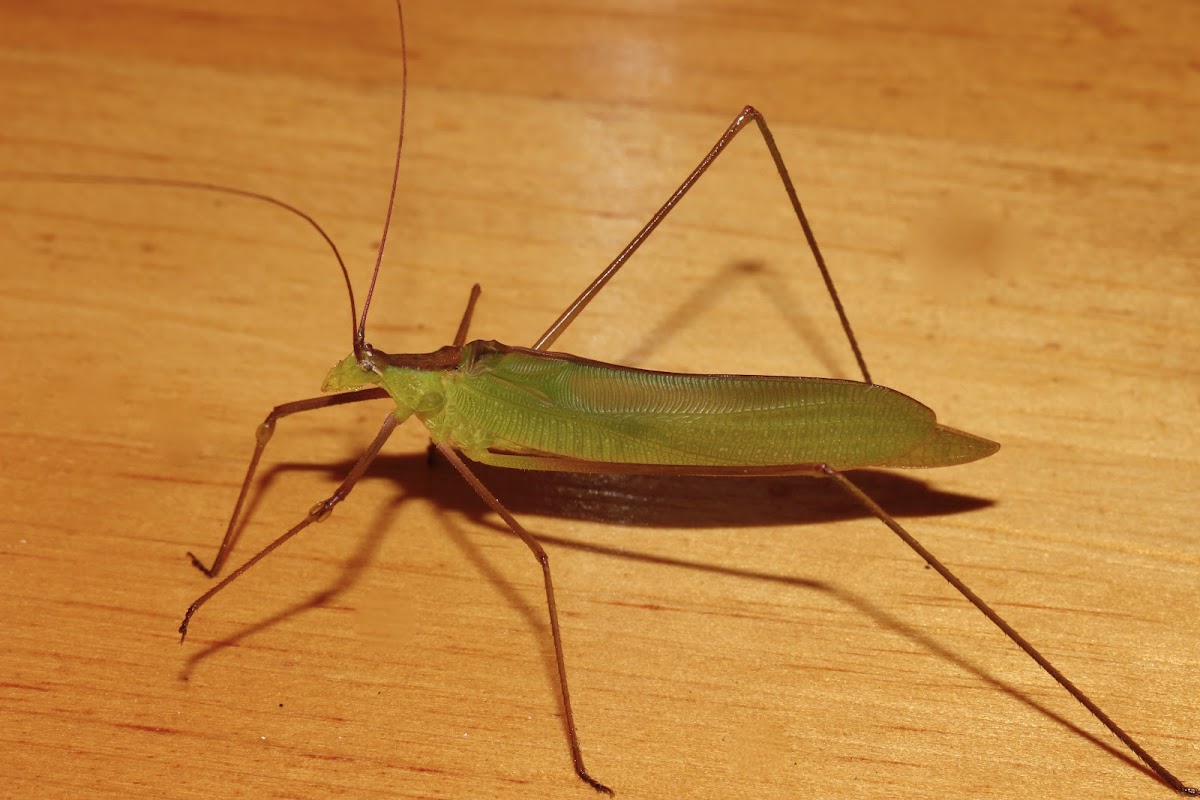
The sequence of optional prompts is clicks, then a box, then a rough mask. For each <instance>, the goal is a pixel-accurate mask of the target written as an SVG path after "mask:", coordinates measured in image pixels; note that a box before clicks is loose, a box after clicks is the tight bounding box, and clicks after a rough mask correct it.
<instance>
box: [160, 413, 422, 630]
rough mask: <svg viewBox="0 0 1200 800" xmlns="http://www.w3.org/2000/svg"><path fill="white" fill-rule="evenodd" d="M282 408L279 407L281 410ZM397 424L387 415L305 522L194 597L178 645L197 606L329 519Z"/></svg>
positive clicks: (243, 492) (257, 452) (258, 450)
mask: <svg viewBox="0 0 1200 800" xmlns="http://www.w3.org/2000/svg"><path fill="white" fill-rule="evenodd" d="M348 396H350V395H335V397H348ZM318 399H320V398H318ZM300 402H304V401H300ZM288 405H295V404H288ZM282 407H283V406H281V408H282ZM300 410H304V409H300ZM267 419H268V420H271V417H268V418H267ZM264 424H265V423H264ZM399 424H400V420H398V419H396V415H395V414H388V415H387V418H386V419H385V420H384V421H383V426H382V427H380V429H379V433H377V434H376V435H375V439H374V440H373V441H372V442H371V444H370V446H369V447H367V450H366V452H365V453H363V454H362V456H361V457H360V458H359V459H358V461H356V462H355V463H354V466H353V467H352V468H351V469H350V474H349V475H347V476H346V478H345V480H343V481H342V483H341V485H340V486H338V488H337V489H336V490H335V491H334V493H333V494H331V495H330V496H329V497H327V498H325V499H324V500H322V501H321V502H319V503H317V504H316V505H314V506H313V507H312V508H311V509H309V512H308V515H307V516H305V517H304V519H302V520H300V522H299V523H297V524H296V525H295V526H293V527H292V528H291V529H290V530H289V531H288V532H287V533H285V534H283V535H282V536H280V537H279V538H278V539H276V540H275V541H273V542H271V543H270V544H269V545H267V546H266V547H264V548H263V549H262V550H259V551H258V552H257V553H255V554H254V556H253V557H252V558H251V559H250V560H249V561H247V562H246V563H245V564H242V565H241V566H240V567H238V568H237V569H235V570H234V571H233V572H231V573H229V574H228V575H226V576H225V578H224V580H222V581H221V582H220V583H218V584H217V585H216V586H214V587H212V588H211V589H209V590H208V591H207V592H205V593H204V594H202V595H200V597H198V598H196V601H195V602H194V603H192V604H191V605H190V606H188V610H187V613H185V614H184V615H183V622H181V623H180V624H179V643H180V644H183V640H184V639H185V638H187V632H188V623H190V622H191V620H192V617H193V616H194V615H195V613H196V612H197V611H199V610H200V606H202V605H204V604H205V603H207V602H208V601H209V600H211V599H212V598H213V596H214V595H215V594H217V592H219V591H221V590H222V589H224V588H225V587H226V586H228V585H229V584H231V583H233V582H234V581H235V580H237V579H238V578H239V577H240V576H241V575H242V573H244V572H245V571H246V570H248V569H250V568H251V567H253V566H254V565H255V564H257V563H258V562H259V561H262V560H263V559H264V558H265V557H266V556H267V555H269V554H270V553H272V552H273V551H274V550H275V549H276V548H278V547H279V546H280V545H282V544H283V543H284V542H286V541H287V540H288V539H291V538H292V537H293V536H295V535H296V534H297V533H299V532H300V531H302V530H304V529H305V528H307V527H308V526H309V525H311V524H313V523H314V522H324V521H325V520H326V519H327V518H328V517H329V515H330V514H331V513H333V507H334V506H336V505H337V504H338V503H340V502H342V501H343V500H345V499H346V496H347V495H349V494H350V490H352V489H353V488H354V485H355V484H356V483H358V481H359V479H360V478H362V476H363V473H365V472H366V471H367V468H368V467H370V466H371V462H372V461H374V460H375V456H377V455H379V450H380V448H382V447H383V443H384V442H386V441H387V440H388V437H389V436H391V435H392V431H394V430H396V426H398V425H399ZM259 430H260V431H261V430H262V429H261V428H260V429H259ZM269 437H270V434H269V433H268V434H267V438H269ZM262 444H265V439H261V438H260V446H259V448H258V449H257V450H256V451H255V457H256V459H255V460H257V456H258V454H259V453H261V452H262V447H261V445H262ZM253 468H254V462H251V470H250V471H251V473H253V471H254V469H253ZM247 482H249V477H247ZM242 494H243V495H244V494H245V487H244V486H243V491H242ZM238 502H239V504H240V503H241V501H240V500H239V501H238ZM234 513H235V518H236V511H235V512H234ZM193 558H194V556H193Z"/></svg>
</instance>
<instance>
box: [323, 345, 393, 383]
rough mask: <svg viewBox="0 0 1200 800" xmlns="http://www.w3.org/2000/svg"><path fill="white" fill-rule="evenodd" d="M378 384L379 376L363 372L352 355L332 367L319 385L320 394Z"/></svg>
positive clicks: (375, 373)
mask: <svg viewBox="0 0 1200 800" xmlns="http://www.w3.org/2000/svg"><path fill="white" fill-rule="evenodd" d="M377 383H379V374H378V373H377V372H372V371H368V370H364V369H363V368H362V366H361V365H360V364H359V363H358V358H357V356H355V355H354V353H351V354H350V355H348V356H346V357H345V358H343V359H342V360H341V361H339V362H338V363H336V364H334V365H333V368H332V369H330V370H329V372H328V374H326V375H325V382H324V383H322V384H321V391H322V392H344V391H347V390H349V389H361V388H363V387H364V386H369V385H371V384H377Z"/></svg>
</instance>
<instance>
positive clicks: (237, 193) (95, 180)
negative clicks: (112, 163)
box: [0, 172, 358, 336]
mask: <svg viewBox="0 0 1200 800" xmlns="http://www.w3.org/2000/svg"><path fill="white" fill-rule="evenodd" d="M0 178H4V179H6V180H18V181H20V180H28V181H41V182H44V183H68V184H71V183H74V184H92V185H99V186H158V187H162V188H164V189H199V190H200V191H204V192H214V193H216V194H228V195H233V196H234V197H245V198H248V199H250V200H261V201H263V202H265V203H270V204H271V205H273V206H275V207H277V208H282V209H283V210H284V211H286V212H288V213H289V214H294V215H295V216H297V217H299V218H300V219H302V220H304V221H305V222H307V223H308V224H309V227H311V228H312V229H313V230H314V231H316V232H317V233H318V234H320V236H321V238H322V239H324V240H325V244H327V245H329V250H330V251H331V252H332V253H333V257H334V258H336V259H337V262H338V267H340V268H341V270H342V280H343V281H345V283H346V296H347V297H349V298H350V333H351V335H352V336H357V335H358V331H357V329H356V328H355V325H356V323H357V320H358V311H357V310H356V308H355V305H354V286H353V284H351V282H350V270H348V269H347V268H346V262H345V260H344V259H343V258H342V253H341V251H340V250H338V246H337V245H336V244H334V242H333V239H332V237H330V235H329V234H328V233H326V231H325V229H324V228H322V227H321V225H320V223H318V222H317V221H316V219H314V218H313V217H312V216H311V215H310V214H308V213H307V212H305V211H301V210H300V209H299V208H297V207H296V206H294V205H292V204H291V203H287V202H284V201H283V200H280V199H278V198H276V197H272V196H271V195H269V194H263V193H262V192H255V191H251V190H250V189H238V188H237V187H235V186H222V185H221V184H219V183H208V182H207V181H189V180H182V179H178V178H139V177H129V176H127V175H70V174H67V173H62V172H4V173H0Z"/></svg>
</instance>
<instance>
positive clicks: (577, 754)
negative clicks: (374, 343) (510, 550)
mask: <svg viewBox="0 0 1200 800" xmlns="http://www.w3.org/2000/svg"><path fill="white" fill-rule="evenodd" d="M435 446H436V447H437V449H438V450H439V451H440V452H441V454H442V455H443V456H445V457H446V460H447V461H449V462H450V463H451V464H452V465H454V468H455V469H457V470H458V471H459V474H461V475H462V476H463V478H465V479H466V481H467V483H468V484H470V485H471V488H472V489H474V490H475V493H476V494H478V495H479V497H480V498H481V499H482V500H483V502H485V503H487V504H488V505H489V506H490V507H491V509H492V510H493V511H495V512H496V513H497V514H499V515H500V518H501V519H503V520H504V522H505V523H506V524H507V525H508V527H509V528H511V529H512V532H513V533H515V534H516V535H517V536H519V537H521V541H522V542H524V543H525V546H526V547H528V548H529V550H530V552H532V553H533V556H534V558H536V559H537V560H538V563H539V564H540V565H541V567H542V581H543V583H545V585H546V606H547V608H548V609H549V610H550V635H551V637H552V638H553V639H554V658H555V660H556V661H557V663H558V688H559V691H560V692H561V694H562V703H563V715H564V717H565V719H566V722H567V741H568V743H569V744H570V746H571V761H572V762H574V764H575V774H576V775H578V776H579V777H580V778H581V779H582V780H583V782H584V783H586V784H587V785H588V786H591V787H592V788H593V789H595V790H596V791H598V792H603V793H604V794H608V795H611V794H612V793H613V792H612V789H610V788H608V787H607V786H605V785H604V784H603V783H600V781H598V780H596V779H595V778H593V777H592V776H591V775H589V774H588V771H587V768H585V767H584V766H583V753H582V751H581V750H580V748H579V734H578V733H576V731H575V715H574V713H572V711H571V692H570V690H568V689H567V665H566V662H565V661H564V660H563V649H562V634H561V632H560V631H559V628H558V606H557V605H556V604H555V602H554V583H553V582H552V581H551V580H550V558H549V557H548V556H547V555H546V551H545V549H543V548H542V546H541V545H540V544H538V540H537V539H535V538H533V535H532V534H530V533H529V531H527V530H525V529H524V528H523V527H521V524H520V523H519V522H517V520H516V519H515V518H514V517H513V515H512V514H511V513H509V511H508V509H507V508H505V507H504V505H503V504H502V503H501V502H500V501H499V500H498V499H497V498H496V496H495V495H494V494H492V493H491V492H490V491H488V488H487V487H486V486H484V485H483V483H482V482H481V481H480V480H479V478H477V477H476V476H475V473H474V472H472V471H471V468H470V467H468V466H467V464H466V462H464V461H463V460H462V458H461V457H460V456H459V455H458V453H456V452H455V451H454V450H452V449H451V448H449V447H446V446H445V445H443V444H438V443H436V442H435Z"/></svg>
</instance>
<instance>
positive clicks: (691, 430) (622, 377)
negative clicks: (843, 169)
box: [427, 342, 995, 469]
mask: <svg viewBox="0 0 1200 800" xmlns="http://www.w3.org/2000/svg"><path fill="white" fill-rule="evenodd" d="M465 349H466V351H467V357H466V359H465V360H464V364H463V366H462V367H461V368H460V370H458V371H457V372H450V373H446V390H447V391H446V404H445V406H444V407H443V409H442V410H441V412H439V414H437V415H435V416H436V417H437V418H431V419H428V420H427V423H428V424H430V428H431V430H432V431H434V432H435V435H436V434H440V438H442V439H443V440H445V441H450V442H451V443H452V444H455V445H456V446H462V447H463V448H464V450H466V451H467V454H468V455H470V454H471V450H472V449H474V450H476V451H478V450H479V449H480V448H484V449H491V450H495V451H503V452H508V453H516V454H538V455H544V454H553V455H558V456H564V457H568V458H575V459H585V460H589V461H603V462H611V463H629V464H673V465H690V466H764V465H780V464H810V463H827V464H829V465H831V466H833V467H835V468H838V469H848V468H852V467H859V466H869V465H882V464H885V463H886V464H888V465H889V466H936V465H938V463H941V462H939V459H942V460H943V461H944V460H945V459H946V458H947V457H950V458H951V459H952V460H951V462H950V463H958V462H959V461H962V460H972V459H971V458H962V457H961V455H962V454H961V453H955V452H951V451H954V450H955V447H954V444H953V440H954V438H955V437H954V434H957V433H958V432H956V431H952V429H949V428H944V427H942V426H939V425H937V423H936V421H935V419H934V414H933V411H931V410H930V409H929V408H927V407H926V406H924V405H922V404H921V403H918V402H917V401H916V400H913V399H912V398H910V397H907V396H906V395H903V394H901V393H899V392H896V391H894V390H892V389H888V388H886V387H883V386H876V385H871V384H863V383H858V382H855V381H843V380H834V379H827V378H787V377H772V376H747V375H691V374H681V373H671V372H655V371H650V370H641V369H634V368H631V367H622V366H617V365H612V364H605V363H602V362H597V361H588V360H585V359H580V358H576V357H574V356H567V355H562V354H556V353H542V352H538V351H533V350H526V349H523V348H512V347H507V346H504V345H500V344H497V343H495V342H473V343H471V344H470V345H468V346H467V348H465ZM947 432H949V434H947ZM960 435H961V436H965V437H969V439H970V440H974V441H977V442H987V440H981V439H978V437H972V436H970V435H969V434H960ZM930 440H933V441H934V442H935V443H936V444H935V445H933V446H932V448H931V446H930V445H929V442H930ZM948 443H949V444H948ZM987 444H988V445H991V447H992V449H993V450H994V449H995V445H994V444H993V443H990V442H987ZM910 452H912V453H914V454H915V458H913V459H908V458H907V457H906V455H905V454H907V453H910ZM989 452H990V451H989ZM982 455H986V453H983V454H982ZM974 457H976V458H977V457H981V456H980V455H976V456H974ZM954 458H957V459H958V461H954V460H953V459H954ZM909 461H911V462H912V463H908V462H909ZM924 462H931V463H924ZM932 462H937V463H932Z"/></svg>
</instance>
